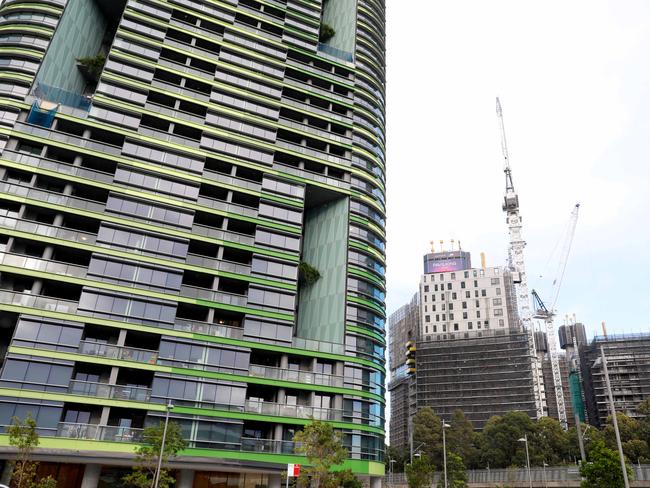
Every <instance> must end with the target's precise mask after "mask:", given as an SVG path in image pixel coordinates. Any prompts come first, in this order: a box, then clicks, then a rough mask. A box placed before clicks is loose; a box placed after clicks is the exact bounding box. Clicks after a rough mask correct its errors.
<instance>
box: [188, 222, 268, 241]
mask: <svg viewBox="0 0 650 488" xmlns="http://www.w3.org/2000/svg"><path fill="white" fill-rule="evenodd" d="M192 234H197V235H200V236H204V237H210V238H212V239H221V240H224V241H228V242H235V243H238V244H244V245H247V246H253V245H254V244H255V238H254V237H251V236H249V235H245V234H237V233H235V232H229V231H227V230H223V229H216V228H214V227H207V226H205V225H200V224H194V225H193V226H192Z"/></svg>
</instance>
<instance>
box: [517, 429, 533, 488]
mask: <svg viewBox="0 0 650 488" xmlns="http://www.w3.org/2000/svg"><path fill="white" fill-rule="evenodd" d="M519 442H523V443H524V444H526V469H527V470H528V487H529V488H533V478H532V476H531V474H530V455H529V454H528V434H524V436H523V437H522V438H521V439H519Z"/></svg>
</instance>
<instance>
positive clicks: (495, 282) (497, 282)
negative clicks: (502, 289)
mask: <svg viewBox="0 0 650 488" xmlns="http://www.w3.org/2000/svg"><path fill="white" fill-rule="evenodd" d="M500 281H501V280H499V278H492V279H491V280H490V284H492V285H498V284H499V282H500Z"/></svg>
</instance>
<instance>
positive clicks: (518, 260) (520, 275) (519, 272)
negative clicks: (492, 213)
mask: <svg viewBox="0 0 650 488" xmlns="http://www.w3.org/2000/svg"><path fill="white" fill-rule="evenodd" d="M497 118H498V120H499V128H500V131H501V150H502V152H503V159H504V169H503V172H504V174H505V178H506V192H505V195H504V198H503V206H502V208H503V211H504V212H505V213H506V223H507V224H508V234H509V238H510V245H509V247H508V266H509V268H510V270H511V271H512V272H513V282H514V283H515V285H516V291H517V307H518V309H519V317H520V319H521V322H522V326H523V328H524V331H526V333H527V334H528V349H529V355H530V360H531V368H532V371H533V393H534V397H535V410H536V413H537V418H538V419H539V418H541V417H543V416H544V398H543V396H542V381H541V379H540V373H541V371H540V370H541V368H540V365H539V359H538V357H537V348H536V347H535V332H534V329H533V320H532V314H531V309H530V296H529V293H528V279H527V276H526V265H525V263H524V248H525V247H526V241H524V240H523V238H522V235H521V228H522V225H521V216H520V215H519V197H518V196H517V192H516V191H515V187H514V184H513V183H512V171H511V170H510V158H509V157H508V145H507V143H506V131H505V127H504V124H503V110H502V109H501V103H500V102H499V98H498V97H497Z"/></svg>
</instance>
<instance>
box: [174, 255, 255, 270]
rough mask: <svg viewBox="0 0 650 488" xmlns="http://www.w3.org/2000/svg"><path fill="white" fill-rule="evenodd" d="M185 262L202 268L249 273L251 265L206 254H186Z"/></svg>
mask: <svg viewBox="0 0 650 488" xmlns="http://www.w3.org/2000/svg"><path fill="white" fill-rule="evenodd" d="M185 262H186V263H187V264H192V265H194V266H201V267H203V268H208V269H211V270H219V271H229V272H231V273H237V274H243V275H250V274H251V267H250V265H248V264H240V263H234V262H232V261H223V260H219V259H215V258H210V257H206V256H200V255H198V254H191V253H188V254H187V258H186V259H185Z"/></svg>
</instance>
